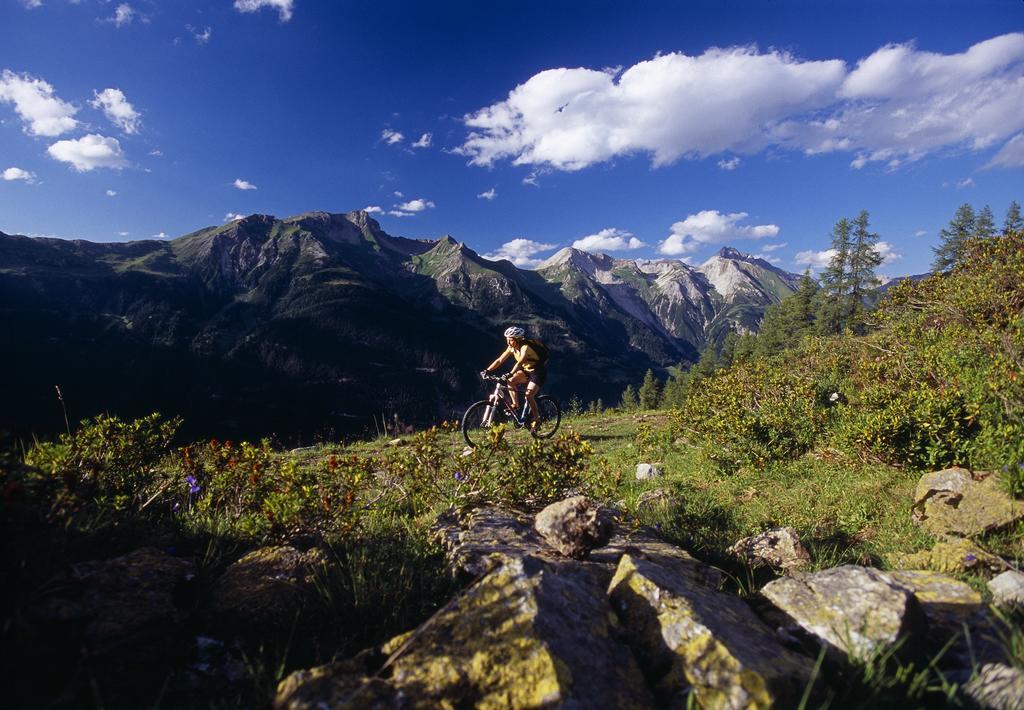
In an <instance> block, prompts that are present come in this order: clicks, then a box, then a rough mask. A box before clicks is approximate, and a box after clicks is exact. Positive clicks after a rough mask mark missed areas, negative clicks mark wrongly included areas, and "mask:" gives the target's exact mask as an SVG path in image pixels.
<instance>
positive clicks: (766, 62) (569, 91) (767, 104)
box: [457, 32, 1024, 170]
mask: <svg viewBox="0 0 1024 710" xmlns="http://www.w3.org/2000/svg"><path fill="white" fill-rule="evenodd" d="M463 120H464V123H465V125H466V126H467V128H468V129H469V131H470V133H469V135H468V136H467V138H466V140H465V141H464V142H463V144H462V145H461V146H460V147H459V148H458V149H457V152H459V153H461V154H463V155H466V156H468V157H469V158H470V162H471V163H472V164H474V165H490V164H493V163H494V162H495V161H498V160H504V159H508V160H511V161H512V162H513V163H515V164H518V165H532V166H549V167H551V168H556V169H559V170H579V169H582V168H584V167H586V166H588V165H592V164H594V163H598V162H603V161H608V160H613V159H615V158H617V157H622V156H629V155H634V154H645V155H649V156H650V157H651V161H652V163H653V164H654V165H655V166H659V165H664V164H667V163H671V162H673V161H676V160H678V159H680V158H702V157H706V156H709V155H716V154H723V153H730V152H731V153H739V154H741V155H748V154H752V153H756V152H758V151H760V150H763V149H765V148H767V147H769V146H779V147H783V148H789V149H795V150H801V151H804V152H805V153H807V154H816V153H830V152H837V151H841V152H846V153H850V154H852V155H853V156H854V157H853V158H852V160H851V163H850V165H851V167H852V168H855V169H858V168H862V167H864V166H866V165H867V164H869V163H875V162H877V163H881V164H882V165H884V166H885V168H886V169H887V170H896V169H899V168H900V167H902V166H903V165H906V164H907V163H909V162H913V161H915V160H919V159H920V158H922V157H923V156H925V155H928V154H931V153H936V152H939V151H950V150H967V151H979V150H983V149H986V148H988V147H990V146H994V145H998V144H1000V143H1003V142H1004V141H1006V140H1007V139H1009V138H1010V137H1011V136H1016V135H1018V134H1020V133H1021V131H1022V130H1024V33H1021V32H1016V33H1010V34H1004V35H1001V36H998V37H993V38H991V39H988V40H985V41H983V42H979V43H977V44H975V45H973V46H971V47H969V48H968V49H967V50H966V51H964V52H962V53H959V54H939V53H936V52H929V51H924V50H920V49H917V48H916V47H915V46H914V45H912V44H891V45H886V46H884V47H881V48H880V49H878V50H877V51H875V52H873V53H872V54H870V55H869V56H867V57H865V58H863V59H861V60H860V61H859V62H858V63H857V64H856V66H855V67H853V68H852V69H850V68H848V67H847V66H846V64H845V63H844V62H843V61H842V60H839V59H833V60H827V61H805V60H801V59H798V58H796V57H794V56H792V55H790V54H786V53H782V52H778V51H774V50H773V51H767V52H761V51H759V50H757V49H756V48H754V47H731V48H725V49H717V48H714V49H709V50H707V51H706V52H704V53H703V54H701V55H699V56H693V57H691V56H688V55H685V54H681V53H672V54H665V55H659V56H657V57H654V58H653V59H650V60H647V61H642V62H639V63H637V64H635V65H633V66H632V67H629V68H628V69H626V70H625V71H622V72H621V73H620V72H619V71H618V70H604V71H598V70H595V69H586V68H576V69H567V68H559V69H549V70H546V71H543V72H540V73H538V74H535V75H534V76H533V77H531V78H530V79H528V80H527V81H526V82H524V83H523V84H520V85H519V86H517V87H515V88H514V89H512V91H510V92H509V94H508V97H507V98H506V99H505V100H504V101H500V102H498V103H495V104H493V105H491V106H487V107H485V108H482V109H480V110H479V111H477V112H475V113H472V114H469V115H467V116H465V117H464V119H463ZM1022 140H1024V139H1022ZM1004 148H1005V149H1006V150H1007V151H1008V152H1009V153H1010V154H1011V155H1012V156H1017V155H1018V154H1017V153H1016V152H1015V151H1017V150H1021V151H1024V148H1020V147H1019V146H1018V145H1017V144H1014V145H1013V146H1010V145H1009V144H1007V145H1004ZM1010 159H1011V158H1007V160H1010ZM733 160H735V157H734V158H731V159H723V160H722V161H721V163H720V167H722V168H723V169H728V167H727V166H730V165H732V163H733ZM1000 160H1002V159H1000ZM996 164H1002V163H1001V162H997V163H996Z"/></svg>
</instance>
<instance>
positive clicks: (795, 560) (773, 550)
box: [728, 528, 811, 570]
mask: <svg viewBox="0 0 1024 710" xmlns="http://www.w3.org/2000/svg"><path fill="white" fill-rule="evenodd" d="M728 551H729V553H730V554H732V555H735V556H736V557H739V558H740V559H741V560H744V561H745V562H747V564H749V565H751V566H754V567H774V568H776V569H782V570H796V569H802V568H803V567H806V566H807V565H808V564H810V562H811V555H810V554H809V553H808V552H807V550H806V549H805V548H804V546H803V545H802V544H800V536H799V535H797V534H796V531H795V530H794V529H793V528H772V529H771V530H765V531H764V532H762V533H758V534H757V535H752V536H751V537H745V538H743V539H742V540H740V541H738V542H737V543H736V544H734V545H733V546H732V547H730V548H729V550H728Z"/></svg>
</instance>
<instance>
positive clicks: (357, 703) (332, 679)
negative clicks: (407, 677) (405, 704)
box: [274, 653, 402, 710]
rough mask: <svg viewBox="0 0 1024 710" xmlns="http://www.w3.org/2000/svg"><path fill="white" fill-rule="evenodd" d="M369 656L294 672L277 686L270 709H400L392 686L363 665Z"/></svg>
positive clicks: (359, 656)
mask: <svg viewBox="0 0 1024 710" xmlns="http://www.w3.org/2000/svg"><path fill="white" fill-rule="evenodd" d="M372 655H373V654H372V653H371V654H366V653H362V654H359V655H358V656H356V657H355V658H353V659H346V660H344V661H336V662H334V663H328V664H327V665H324V666H317V667H316V668H310V669H308V670H301V671H295V672H294V673H292V674H291V675H289V676H287V677H285V679H284V680H282V681H281V682H280V683H279V684H278V686H277V694H276V696H275V697H274V710H305V709H307V708H317V709H318V710H319V708H339V709H340V708H394V707H401V706H402V704H401V703H399V698H398V693H397V691H396V689H395V686H393V685H391V684H390V683H389V682H387V681H386V680H383V679H380V678H375V677H374V676H373V673H374V672H375V671H376V670H377V668H375V667H372V666H371V665H370V664H368V663H367V657H368V656H371V657H372ZM376 665H377V666H379V665H380V663H379V662H378V663H377V664H376Z"/></svg>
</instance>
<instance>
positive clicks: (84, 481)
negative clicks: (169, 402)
mask: <svg viewBox="0 0 1024 710" xmlns="http://www.w3.org/2000/svg"><path fill="white" fill-rule="evenodd" d="M180 425H181V419H180V418H175V419H171V420H168V421H165V420H163V419H162V418H161V417H160V415H159V414H151V415H149V416H148V417H143V418H141V419H135V420H133V421H130V422H126V421H123V420H121V419H119V418H117V417H111V416H106V415H101V416H98V417H96V418H94V419H90V420H87V421H84V422H82V424H81V426H80V427H79V428H78V430H77V431H75V432H74V433H73V434H71V435H68V434H64V435H61V437H60V439H59V440H58V441H56V442H49V443H41V444H37V445H36V446H35V447H34V448H32V449H31V450H30V451H29V452H28V454H26V456H25V463H26V464H27V465H28V466H31V467H33V468H34V469H35V470H36V471H37V472H38V475H39V477H40V478H39V479H38V480H37V481H36V482H37V483H39V484H41V487H42V488H43V489H44V490H46V491H47V492H48V495H49V496H51V499H52V501H53V506H52V509H51V515H52V516H54V517H58V518H64V517H70V516H73V515H74V514H75V513H77V512H81V511H83V510H84V509H87V508H91V509H95V511H96V512H113V513H116V514H123V513H127V512H130V511H135V510H138V509H140V508H141V506H142V505H143V504H144V503H145V501H146V499H147V497H148V495H147V494H148V493H149V491H150V488H151V486H152V484H153V482H154V481H155V479H156V477H157V468H156V464H157V462H158V461H159V460H160V458H161V457H162V456H164V455H165V454H166V453H167V451H168V447H169V446H170V442H171V439H173V437H174V434H175V432H176V431H177V430H178V427H179V426H180Z"/></svg>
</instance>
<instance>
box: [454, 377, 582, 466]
mask: <svg viewBox="0 0 1024 710" xmlns="http://www.w3.org/2000/svg"><path fill="white" fill-rule="evenodd" d="M483 379H484V380H485V381H488V382H494V383H495V385H494V392H492V393H491V395H490V396H489V397H488V398H487V399H481V400H480V401H479V402H473V404H471V405H469V409H467V410H466V413H465V414H463V415H462V436H463V437H464V438H465V439H466V443H467V444H469V445H470V446H471V447H473V448H476V447H477V446H479V445H480V444H482V443H484V442H485V441H486V440H487V432H488V431H489V430H490V428H491V427H492V426H494V425H496V424H500V423H501V422H502V420H505V419H507V420H508V421H509V422H510V423H511V424H512V425H513V426H514V427H515V428H516V429H521V428H523V427H526V428H528V429H529V430H530V434H531V435H532V436H533V437H534V438H535V439H549V438H551V437H552V436H554V434H555V432H556V431H558V425H559V424H560V423H561V421H562V406H561V405H560V404H559V403H558V400H557V399H555V398H554V397H552V396H551V395H548V394H541V395H537V415H538V418H537V423H536V426H530V424H531V423H532V417H531V416H530V405H529V403H527V401H526V393H525V390H522V389H517V390H516V391H517V392H518V393H519V397H520V399H521V401H522V403H523V408H522V411H521V412H518V413H517V412H516V410H515V407H513V406H512V395H511V394H510V392H509V390H510V387H509V384H508V381H507V380H506V379H505V378H503V377H494V376H492V375H487V376H486V377H484V378H483Z"/></svg>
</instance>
